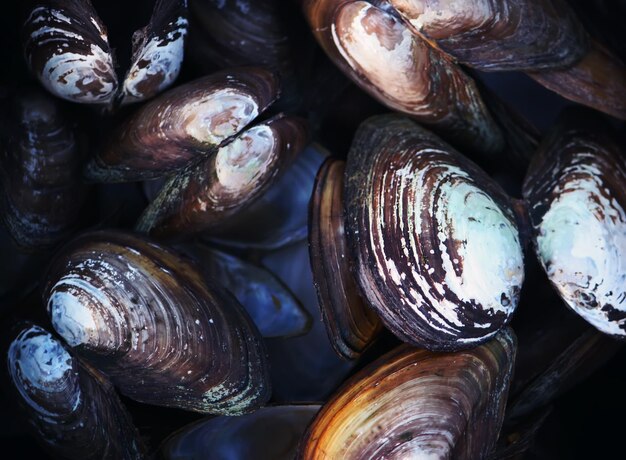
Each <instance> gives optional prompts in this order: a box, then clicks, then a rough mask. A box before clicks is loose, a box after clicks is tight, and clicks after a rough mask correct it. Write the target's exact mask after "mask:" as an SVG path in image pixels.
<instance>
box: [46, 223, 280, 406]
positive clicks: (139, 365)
mask: <svg viewBox="0 0 626 460" xmlns="http://www.w3.org/2000/svg"><path fill="white" fill-rule="evenodd" d="M44 301H45V303H46V305H47V310H48V314H49V316H50V318H51V321H52V324H53V326H54V328H55V329H56V331H57V332H58V333H59V334H60V335H61V336H62V337H63V338H64V339H65V340H66V342H67V343H68V344H69V345H70V346H71V347H73V349H74V350H75V351H76V352H77V353H80V354H81V355H82V356H84V357H85V359H87V360H89V361H90V362H92V363H93V364H94V365H95V366H97V367H98V368H99V369H101V370H102V371H104V372H105V373H106V374H107V375H108V376H110V378H111V380H112V381H113V383H114V384H115V385H116V386H117V387H118V388H119V389H120V391H121V392H122V393H124V394H125V395H127V396H128V397H130V398H133V399H135V400H137V401H141V402H145V403H149V404H155V405H162V406H169V407H177V408H182V409H186V410H192V411H198V412H204V413H219V414H239V413H243V412H247V411H250V410H253V409H255V408H258V407H259V406H261V405H262V404H263V403H265V401H266V400H267V398H268V397H269V393H270V388H269V382H268V378H269V377H268V368H267V362H266V357H265V349H264V347H263V343H262V341H261V337H260V334H259V332H258V330H257V329H256V327H255V326H254V324H253V323H252V321H251V320H250V318H249V316H248V315H247V314H246V313H245V311H244V310H243V308H242V307H241V306H240V305H239V303H238V302H237V301H236V299H235V298H234V297H232V296H231V295H230V294H228V293H226V292H223V291H220V290H218V289H217V288H216V287H209V286H208V285H207V284H206V282H205V281H204V279H203V278H202V275H201V274H200V273H199V272H198V271H197V270H196V269H195V267H194V266H192V265H191V264H190V263H189V262H187V261H186V260H184V259H182V258H181V257H179V256H178V255H176V254H175V253H173V252H171V251H168V250H167V249H165V248H163V247H161V246H158V245H156V244H154V243H152V242H150V241H147V240H143V239H140V238H139V237H137V236H133V235H131V234H124V233H117V232H98V233H90V234H85V235H83V236H81V237H79V238H77V239H76V240H74V241H73V242H71V243H70V244H69V245H67V246H66V247H65V249H64V251H63V253H62V254H61V255H60V256H59V257H57V258H56V259H55V260H54V262H53V263H52V265H51V268H50V271H49V274H48V276H47V284H46V286H45V290H44Z"/></svg>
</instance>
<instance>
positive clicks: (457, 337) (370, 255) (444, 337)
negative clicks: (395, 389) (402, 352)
mask: <svg viewBox="0 0 626 460" xmlns="http://www.w3.org/2000/svg"><path fill="white" fill-rule="evenodd" d="M345 174H346V177H345V191H344V193H345V212H346V217H345V218H346V222H345V227H346V235H347V238H348V243H349V247H350V250H351V254H352V257H353V260H354V261H355V264H356V265H355V271H356V276H357V280H358V283H359V286H360V288H361V292H362V294H363V295H364V297H365V299H366V300H367V302H368V303H369V304H370V305H371V306H372V307H373V308H374V309H375V310H376V312H377V313H378V314H379V316H380V318H381V319H382V321H383V323H385V325H386V326H387V327H388V328H389V329H390V330H391V331H392V332H393V333H394V334H395V335H396V336H398V337H399V338H400V339H401V340H403V341H406V342H409V343H413V344H415V345H418V346H422V347H426V348H428V349H433V350H455V349H460V348H468V347H472V346H475V345H477V344H479V343H481V342H484V341H486V340H488V339H489V338H490V337H493V336H494V335H495V334H496V333H497V332H498V330H499V329H501V328H502V327H503V326H504V325H505V324H506V323H507V322H508V321H509V320H510V318H511V315H512V313H513V311H514V310H515V307H516V306H517V302H518V299H519V294H520V288H521V284H522V281H523V279H524V264H523V256H522V248H521V244H520V236H519V232H518V228H517V221H516V216H515V213H514V211H513V209H512V207H511V203H510V200H509V198H508V197H507V196H506V194H505V193H504V191H503V190H502V189H501V188H500V187H499V186H498V185H497V184H496V183H495V182H494V181H493V180H492V179H490V178H489V177H488V176H487V175H486V174H485V173H484V172H483V171H481V170H480V169H479V168H478V167H477V166H476V165H475V164H473V163H472V162H470V161H469V160H467V159H466V158H465V157H463V156H462V155H461V154H459V153H458V152H456V151H455V150H453V149H452V148H451V147H450V146H449V145H447V144H445V143H444V142H443V141H441V140H440V139H439V138H437V137H436V136H435V135H434V134H432V133H430V132H428V131H426V130H425V129H423V128H421V127H420V126H419V125H417V124H416V123H415V122H412V121H410V120H408V119H406V118H402V117H399V116H395V115H385V116H380V117H373V118H370V119H369V120H367V121H366V122H365V123H363V124H362V125H361V127H360V128H359V130H358V131H357V133H356V136H355V139H354V142H353V144H352V147H351V149H350V152H349V154H348V160H347V164H346V172H345Z"/></svg>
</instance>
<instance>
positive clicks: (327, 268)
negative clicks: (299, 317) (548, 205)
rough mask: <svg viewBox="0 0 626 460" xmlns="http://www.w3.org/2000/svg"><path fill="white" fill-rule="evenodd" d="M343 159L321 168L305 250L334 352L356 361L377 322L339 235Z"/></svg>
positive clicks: (376, 329) (377, 327)
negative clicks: (366, 301) (307, 249)
mask: <svg viewBox="0 0 626 460" xmlns="http://www.w3.org/2000/svg"><path fill="white" fill-rule="evenodd" d="M344 169H345V162H343V161H341V160H337V159H334V158H328V159H327V160H326V161H325V162H324V163H323V164H322V166H321V167H320V170H319V172H318V173H317V177H316V180H315V188H314V190H313V196H312V197H311V203H310V209H309V251H310V259H311V269H312V271H313V278H314V280H315V287H316V289H317V298H318V303H319V306H320V310H321V313H322V320H323V321H324V325H325V326H326V331H327V332H328V336H329V338H330V343H331V344H332V345H333V348H334V349H335V351H336V352H337V354H338V355H339V356H342V357H344V358H346V359H355V358H357V357H358V356H359V355H360V354H361V353H363V351H364V350H365V349H366V348H367V347H368V346H369V345H370V344H371V343H372V341H373V340H374V339H375V338H376V336H377V335H378V332H379V331H380V327H381V322H380V320H379V319H378V316H376V313H374V311H373V310H371V309H370V308H369V306H368V305H367V304H366V303H365V302H364V301H363V299H362V298H361V295H360V293H359V288H358V286H357V283H356V280H355V279H354V275H353V273H352V271H351V270H350V262H349V261H350V254H348V247H347V246H348V243H347V241H346V237H345V233H344V212H343V177H344Z"/></svg>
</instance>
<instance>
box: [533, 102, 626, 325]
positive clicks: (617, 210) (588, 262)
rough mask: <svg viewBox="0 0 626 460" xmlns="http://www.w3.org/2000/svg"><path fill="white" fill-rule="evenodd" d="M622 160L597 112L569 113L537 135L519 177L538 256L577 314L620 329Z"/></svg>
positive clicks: (625, 270)
mask: <svg viewBox="0 0 626 460" xmlns="http://www.w3.org/2000/svg"><path fill="white" fill-rule="evenodd" d="M624 183H626V162H625V160H624V152H623V149H621V148H620V147H619V146H618V144H617V143H616V141H615V140H614V138H613V136H612V134H611V133H610V131H609V128H608V126H607V124H606V122H604V121H603V120H602V119H600V118H596V117H595V116H594V115H593V114H591V113H577V112H574V113H569V114H568V115H565V116H564V117H563V119H562V120H561V121H560V123H559V125H558V126H557V127H556V128H555V129H554V131H553V132H552V134H551V135H550V136H549V137H547V138H546V139H545V140H544V142H542V144H541V146H540V148H539V151H538V152H537V154H536V156H535V158H534V160H533V162H532V163H531V166H530V169H529V172H528V175H527V177H526V180H525V183H524V197H525V199H526V201H527V202H528V206H529V214H530V219H531V222H532V225H533V229H534V235H535V249H536V253H537V256H538V258H539V260H540V262H541V264H542V266H543V268H544V270H545V271H546V273H547V274H548V278H549V279H550V281H551V282H552V284H553V285H554V287H555V288H556V289H557V291H558V292H559V294H560V296H561V297H562V298H563V300H565V302H566V303H567V305H568V306H569V307H570V308H572V309H573V310H574V311H575V312H576V313H577V314H579V315H580V316H582V318H583V319H585V320H586V321H588V322H589V323H591V324H592V325H593V326H594V327H596V328H597V329H599V330H600V331H602V332H605V333H607V334H611V335H615V336H619V337H624V336H626V307H625V306H623V300H624V297H625V296H626V291H625V285H626V284H625V283H626V259H625V255H626V212H625V209H626V192H625V190H624Z"/></svg>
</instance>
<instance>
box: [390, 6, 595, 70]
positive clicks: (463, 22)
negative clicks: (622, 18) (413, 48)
mask: <svg viewBox="0 0 626 460" xmlns="http://www.w3.org/2000/svg"><path fill="white" fill-rule="evenodd" d="M389 3H391V5H393V7H394V8H395V9H396V11H398V12H399V13H400V14H402V16H403V17H404V19H405V20H406V22H407V23H408V24H409V25H410V26H411V27H412V28H413V29H414V30H415V31H416V32H417V33H419V34H420V35H422V36H423V37H424V38H426V39H427V40H429V41H431V42H432V43H435V44H436V46H438V47H439V48H441V49H442V50H444V51H445V52H446V53H449V54H450V55H451V56H454V58H455V59H458V60H459V61H460V62H462V63H464V64H468V65H470V66H472V67H475V68H477V69H480V70H540V69H546V68H547V69H551V68H564V67H567V66H570V65H572V64H575V63H576V62H577V61H579V60H580V59H581V58H582V57H583V55H584V54H585V52H586V51H587V47H588V40H587V35H586V33H585V30H584V28H583V26H582V25H581V24H580V23H579V22H578V19H577V17H576V15H575V14H574V12H573V11H572V9H571V8H570V7H569V5H568V4H567V2H566V1H565V0H550V1H536V0H470V1H464V2H454V1H438V0H389Z"/></svg>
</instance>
